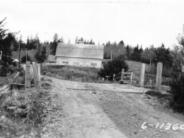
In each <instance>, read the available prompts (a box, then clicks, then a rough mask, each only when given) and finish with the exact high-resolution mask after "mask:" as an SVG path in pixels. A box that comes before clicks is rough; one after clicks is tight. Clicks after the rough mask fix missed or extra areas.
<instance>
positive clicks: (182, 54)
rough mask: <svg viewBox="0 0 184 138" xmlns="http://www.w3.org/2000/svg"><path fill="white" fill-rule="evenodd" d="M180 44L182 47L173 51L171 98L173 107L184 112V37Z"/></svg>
mask: <svg viewBox="0 0 184 138" xmlns="http://www.w3.org/2000/svg"><path fill="white" fill-rule="evenodd" d="M179 44H180V45H181V46H182V47H179V46H177V47H175V50H174V52H173V60H174V62H173V64H172V68H173V73H172V74H173V75H172V83H171V84H170V86H171V91H170V92H171V94H172V99H171V100H170V105H171V107H172V108H173V109H174V110H175V111H178V112H181V113H183V114H184V100H183V99H184V73H183V72H181V65H183V63H184V60H183V59H184V38H183V37H181V39H180V40H179Z"/></svg>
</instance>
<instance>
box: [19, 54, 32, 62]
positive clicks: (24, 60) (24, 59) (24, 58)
mask: <svg viewBox="0 0 184 138" xmlns="http://www.w3.org/2000/svg"><path fill="white" fill-rule="evenodd" d="M26 60H27V61H30V62H32V59H31V57H30V56H29V55H27V59H26V55H25V56H23V57H22V58H21V63H26Z"/></svg>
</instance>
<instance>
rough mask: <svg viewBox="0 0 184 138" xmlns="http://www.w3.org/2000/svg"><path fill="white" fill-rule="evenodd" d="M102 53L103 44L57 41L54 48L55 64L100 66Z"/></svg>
mask: <svg viewBox="0 0 184 138" xmlns="http://www.w3.org/2000/svg"><path fill="white" fill-rule="evenodd" d="M103 54H104V48H103V46H96V45H89V44H75V45H74V44H63V43H59V44H58V46H57V50H56V64H58V65H70V66H80V67H94V68H101V67H102V60H103Z"/></svg>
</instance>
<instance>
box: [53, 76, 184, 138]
mask: <svg viewBox="0 0 184 138" xmlns="http://www.w3.org/2000/svg"><path fill="white" fill-rule="evenodd" d="M52 80H53V90H52V93H56V94H57V95H58V101H57V102H58V103H60V104H61V106H62V107H63V108H62V112H63V116H62V117H58V118H57V119H56V122H54V123H57V120H59V121H58V122H60V123H62V124H59V123H58V127H57V131H58V133H60V134H59V135H55V136H54V137H58V138H59V137H61V138H183V137H184V128H183V127H184V126H182V125H183V124H184V122H183V121H182V119H180V120H179V119H176V118H175V117H174V116H172V114H168V113H166V112H165V111H161V110H157V109H156V108H155V107H154V106H153V105H150V104H149V99H146V98H145V95H144V92H145V91H146V89H142V88H136V87H132V86H128V85H120V84H95V83H81V82H73V81H65V80H58V79H52ZM163 123H164V125H163ZM168 123H169V124H170V127H167V129H166V124H167V125H168ZM173 125H175V127H173ZM176 126H177V127H176ZM174 129H176V130H174ZM56 133H57V132H55V134H56ZM52 137H53V136H52Z"/></svg>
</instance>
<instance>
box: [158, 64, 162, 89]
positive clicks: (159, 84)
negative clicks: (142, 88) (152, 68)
mask: <svg viewBox="0 0 184 138" xmlns="http://www.w3.org/2000/svg"><path fill="white" fill-rule="evenodd" d="M162 68H163V64H162V63H161V62H158V63H157V75H156V89H158V90H159V89H160V88H161V84H162Z"/></svg>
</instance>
